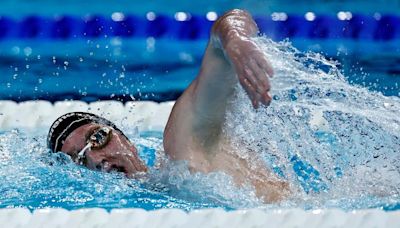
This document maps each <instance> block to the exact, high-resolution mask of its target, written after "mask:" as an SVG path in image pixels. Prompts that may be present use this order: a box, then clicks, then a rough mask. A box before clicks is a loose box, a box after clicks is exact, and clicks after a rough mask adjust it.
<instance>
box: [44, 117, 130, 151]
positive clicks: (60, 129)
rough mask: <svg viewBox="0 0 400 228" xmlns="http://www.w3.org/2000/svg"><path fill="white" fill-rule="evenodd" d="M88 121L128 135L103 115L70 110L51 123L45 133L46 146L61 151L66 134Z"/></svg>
mask: <svg viewBox="0 0 400 228" xmlns="http://www.w3.org/2000/svg"><path fill="white" fill-rule="evenodd" d="M89 123H97V124H102V125H107V126H110V127H112V128H114V129H115V130H116V131H118V132H119V133H121V134H122V135H123V136H124V137H125V138H126V139H128V137H126V136H125V135H124V133H123V132H122V131H121V130H120V129H118V128H117V127H116V126H115V124H114V123H112V122H111V121H109V120H107V119H105V118H103V117H100V116H97V115H95V114H92V113H87V112H70V113H67V114H64V115H62V116H60V117H58V119H56V121H54V123H53V124H52V125H51V127H50V130H49V133H48V135H47V147H48V148H49V149H50V150H51V151H52V152H58V151H61V148H62V146H63V145H64V141H65V139H66V138H67V137H68V135H69V134H71V133H72V132H73V131H74V130H75V129H77V128H79V127H80V126H83V125H85V124H89ZM128 140H129V139H128Z"/></svg>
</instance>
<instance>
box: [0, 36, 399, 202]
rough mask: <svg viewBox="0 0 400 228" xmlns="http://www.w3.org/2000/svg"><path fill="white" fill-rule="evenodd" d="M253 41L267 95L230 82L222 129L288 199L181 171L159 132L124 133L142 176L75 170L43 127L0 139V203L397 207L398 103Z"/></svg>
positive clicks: (216, 176) (297, 54) (317, 58)
mask: <svg viewBox="0 0 400 228" xmlns="http://www.w3.org/2000/svg"><path fill="white" fill-rule="evenodd" d="M255 41H256V42H258V43H259V44H260V46H261V47H262V48H263V49H264V51H265V54H266V56H267V57H268V59H269V60H270V61H271V64H272V65H273V66H275V77H274V78H273V79H272V84H273V87H272V88H273V90H272V94H273V99H274V101H273V102H272V104H271V105H270V106H269V107H261V108H260V109H258V110H254V109H253V108H252V107H251V104H250V102H249V99H248V98H247V96H246V94H245V93H244V91H243V89H242V88H241V87H240V86H238V87H237V88H236V92H235V95H234V96H233V97H232V99H231V100H230V101H229V109H228V113H227V115H226V121H225V125H224V129H223V134H225V135H226V136H227V137H229V138H230V139H231V141H232V142H231V143H232V146H234V147H237V150H236V151H232V153H237V155H238V156H239V157H243V158H246V159H250V161H251V160H252V159H251V157H250V158H249V155H250V154H249V153H248V152H247V151H257V152H258V153H259V154H260V156H261V158H262V159H263V161H264V162H265V165H266V166H267V167H268V168H270V169H271V170H273V171H274V172H276V173H277V174H278V175H279V176H280V177H281V178H283V179H284V180H286V181H287V182H288V183H289V184H290V186H291V189H292V195H291V197H289V199H288V200H285V201H283V202H280V203H278V204H269V205H266V204H264V203H262V202H261V201H260V200H259V199H257V198H256V197H255V194H254V189H253V188H252V187H251V186H249V185H246V186H243V187H241V188H238V187H237V186H235V184H234V183H233V181H232V178H231V177H230V176H228V175H226V174H224V173H222V172H214V173H209V174H202V173H190V172H189V170H188V169H187V165H186V163H185V162H184V161H181V162H172V161H168V159H166V158H165V157H164V156H163V153H162V132H139V133H135V132H131V131H127V132H128V136H129V137H130V139H131V140H132V141H133V142H134V143H135V144H136V145H138V147H139V150H140V156H141V157H142V158H143V159H144V160H145V161H146V163H147V164H149V165H150V166H151V167H153V168H151V170H150V173H149V175H148V176H147V177H145V178H143V179H139V180H131V179H127V178H125V177H124V176H123V175H121V174H118V173H101V172H96V171H91V170H88V169H86V168H84V167H80V166H77V165H75V164H74V163H73V162H72V161H71V159H70V158H69V157H68V156H65V155H63V154H49V152H48V150H47V149H46V144H45V135H46V133H47V129H38V130H37V131H33V132H25V131H22V130H18V129H16V130H12V131H6V132H2V134H1V135H0V146H1V150H0V153H1V156H0V158H1V160H0V162H1V166H0V175H1V179H0V180H1V181H2V183H1V185H0V186H1V187H0V192H1V198H0V205H1V206H2V207H19V206H24V207H28V208H31V209H35V208H41V207H47V206H50V207H64V208H68V209H75V208H83V207H85V208H87V207H102V208H106V209H112V208H121V207H122V208H128V207H140V208H145V209H149V210H151V209H157V208H181V209H185V210H193V209H196V208H209V207H223V208H225V209H238V208H254V207H261V208H286V207H300V208H305V209H313V208H332V207H334V208H342V209H345V210H353V209H359V208H371V207H373V208H384V209H387V210H395V209H398V208H399V205H400V197H399V196H400V188H399V186H400V182H399V181H400V163H399V161H400V157H399V156H400V154H399V151H400V140H399V139H400V119H399V118H400V115H399V110H400V99H399V98H398V97H396V96H391V97H390V96H384V95H382V94H381V93H379V92H375V91H371V90H368V89H366V88H364V87H360V86H357V85H351V84H350V83H349V82H348V81H347V80H346V79H345V77H344V75H343V74H342V71H341V70H340V69H339V68H338V67H337V62H334V61H332V60H327V59H326V58H325V57H324V56H323V55H321V54H318V53H312V52H301V51H298V50H297V49H295V48H293V47H292V46H291V45H290V43H287V42H280V43H275V42H273V41H271V40H269V39H266V38H257V39H255ZM132 124H133V123H132ZM133 128H134V126H127V127H126V128H124V129H125V130H128V129H133ZM16 145H18V146H16ZM160 162H161V163H160ZM159 163H160V164H159ZM16 183H18V185H17V184H16Z"/></svg>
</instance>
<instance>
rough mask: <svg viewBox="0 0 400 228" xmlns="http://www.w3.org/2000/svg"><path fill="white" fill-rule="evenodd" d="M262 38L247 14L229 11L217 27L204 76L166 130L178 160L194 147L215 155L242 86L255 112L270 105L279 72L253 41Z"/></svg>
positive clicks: (181, 101) (166, 140)
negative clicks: (230, 102) (231, 103)
mask: <svg viewBox="0 0 400 228" xmlns="http://www.w3.org/2000/svg"><path fill="white" fill-rule="evenodd" d="M257 33H258V28H257V25H256V23H255V22H254V20H253V19H252V17H251V15H250V14H248V13H247V12H246V11H243V10H232V11H229V12H227V13H226V14H224V15H223V16H222V17H220V18H219V19H218V20H217V21H216V22H215V23H214V25H213V27H212V31H211V37H210V41H209V43H208V45H207V49H206V52H205V55H204V58H203V62H202V65H201V69H200V73H199V75H198V76H197V78H196V79H195V80H194V81H193V82H192V83H191V85H190V86H189V88H188V89H186V91H185V92H184V93H183V95H182V96H181V97H180V98H179V99H178V101H177V102H176V104H175V106H174V108H173V111H172V113H171V115H170V118H169V121H168V124H167V127H166V129H165V133H164V147H165V149H166V151H167V153H169V154H170V155H171V156H172V157H174V156H175V155H176V154H177V153H178V154H179V153H184V152H185V151H187V149H188V148H187V147H188V146H189V145H192V144H193V143H197V144H199V146H200V147H203V148H205V149H206V150H209V149H211V147H212V146H213V145H214V144H215V143H216V142H217V141H218V140H219V134H220V131H221V127H222V124H223V121H224V116H225V112H226V108H227V107H226V106H227V100H228V98H229V97H230V96H231V95H232V94H233V90H234V87H235V85H236V84H237V82H238V80H239V82H240V84H241V85H242V86H243V88H244V89H245V90H246V92H247V94H248V96H249V98H250V100H251V102H252V104H253V106H254V108H257V107H258V106H259V104H260V103H263V104H265V105H268V104H269V102H270V101H271V96H270V95H269V93H268V91H269V90H270V83H269V80H268V77H271V76H272V74H273V71H272V68H271V66H270V65H269V64H268V61H267V60H266V58H265V57H264V55H263V53H262V51H261V50H260V48H259V47H258V46H257V44H256V43H255V42H253V41H252V40H251V38H252V37H254V36H256V35H257ZM171 153H172V154H171Z"/></svg>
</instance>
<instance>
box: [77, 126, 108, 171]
mask: <svg viewBox="0 0 400 228" xmlns="http://www.w3.org/2000/svg"><path fill="white" fill-rule="evenodd" d="M111 135H112V128H111V127H100V128H98V129H96V130H95V131H94V132H93V133H92V134H90V135H89V136H88V137H87V138H86V146H85V147H83V149H82V150H81V151H80V152H79V153H78V157H77V158H76V159H75V162H76V163H78V164H80V165H83V162H84V160H85V158H86V151H88V150H98V149H101V148H103V147H105V146H106V145H107V144H108V142H110V139H111Z"/></svg>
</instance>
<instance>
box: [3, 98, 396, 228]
mask: <svg viewBox="0 0 400 228" xmlns="http://www.w3.org/2000/svg"><path fill="white" fill-rule="evenodd" d="M173 104H174V103H173V102H165V103H161V104H158V103H155V102H147V101H146V102H128V103H125V104H122V103H120V102H117V101H100V102H93V103H90V104H87V103H84V102H81V101H66V102H56V103H55V104H51V103H50V102H47V101H27V102H21V103H16V102H13V101H0V130H9V129H14V128H19V129H27V130H34V129H35V128H48V127H50V125H51V123H52V122H53V121H54V120H55V119H56V118H57V117H58V116H60V115H62V114H64V113H67V112H71V111H88V112H93V113H96V114H101V115H102V116H104V117H106V118H109V119H110V120H112V121H115V122H121V121H122V120H125V121H127V122H129V121H131V123H132V122H133V123H135V124H136V125H137V126H138V128H139V130H154V131H162V130H163V128H164V126H165V124H166V122H167V120H168V116H169V113H170V112H171V109H172V106H173ZM317 117H318V115H317V116H316V118H317ZM318 122H319V121H316V123H318ZM316 125H319V124H316ZM0 224H1V225H2V226H3V225H4V226H5V227H10V228H12V227H121V226H129V227H160V226H163V227H211V226H212V227H265V226H268V227H305V226H307V227H321V226H323V227H396V226H397V227H400V225H399V224H400V211H393V212H385V211H382V210H378V209H369V210H356V211H350V212H344V211H342V210H338V209H323V210H312V211H305V210H302V209H296V208H295V209H289V210H262V209H249V210H235V211H229V212H227V211H224V210H222V209H202V210H194V211H191V212H189V213H187V212H185V211H183V210H179V209H161V210H154V211H145V210H143V209H137V208H135V209H114V210H111V211H110V212H108V211H106V210H104V209H100V208H91V209H81V210H73V211H68V210H65V209H62V208H48V209H37V210H34V211H29V210H28V209H26V208H6V209H0ZM396 224H397V225H396Z"/></svg>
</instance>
